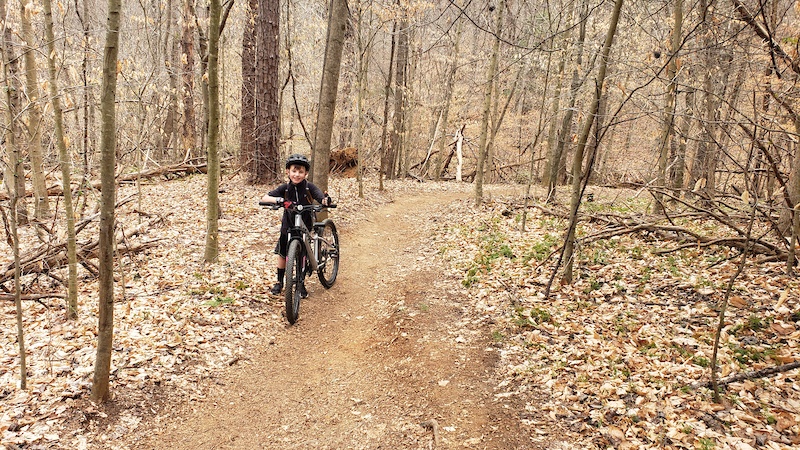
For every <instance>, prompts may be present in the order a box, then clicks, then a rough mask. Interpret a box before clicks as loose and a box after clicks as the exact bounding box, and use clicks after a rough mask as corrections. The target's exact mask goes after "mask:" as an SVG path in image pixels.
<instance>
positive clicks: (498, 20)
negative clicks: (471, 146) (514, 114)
mask: <svg viewBox="0 0 800 450" xmlns="http://www.w3.org/2000/svg"><path fill="white" fill-rule="evenodd" d="M504 7H505V0H500V2H499V3H498V5H497V16H496V17H495V25H494V30H495V39H494V44H493V45H492V56H491V58H490V59H489V69H488V70H487V71H486V86H484V91H483V118H482V119H481V137H480V141H479V143H478V167H477V168H476V169H475V205H477V206H480V204H481V203H482V202H483V171H484V167H485V164H486V156H487V153H488V146H487V144H488V134H489V133H488V131H489V113H490V112H491V107H492V91H493V89H494V77H495V75H496V74H497V60H498V54H499V53H500V34H501V26H502V24H503V8H504Z"/></svg>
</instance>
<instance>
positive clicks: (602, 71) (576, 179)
mask: <svg viewBox="0 0 800 450" xmlns="http://www.w3.org/2000/svg"><path fill="white" fill-rule="evenodd" d="M621 10H622V0H616V2H615V3H614V11H613V13H612V15H611V19H610V20H609V25H608V32H607V33H606V39H605V42H604V44H603V52H602V56H601V58H600V67H599V68H598V73H597V78H596V79H595V91H594V97H593V99H592V104H591V106H590V108H589V113H588V114H587V116H586V119H585V120H584V123H583V126H582V128H581V132H580V135H579V136H578V146H577V148H576V149H575V155H574V157H573V159H572V197H571V198H570V217H569V226H568V228H567V237H566V239H564V247H563V254H562V257H561V259H562V261H563V262H564V274H563V280H564V282H566V283H571V282H572V267H573V260H574V258H573V250H574V246H575V227H576V226H577V223H578V209H579V208H580V205H581V198H582V196H583V189H584V188H585V183H586V182H587V181H588V180H589V176H588V175H589V174H590V171H591V167H592V164H593V162H594V159H590V160H589V163H588V165H587V168H586V171H585V172H584V171H583V156H584V150H585V149H586V142H587V141H588V139H589V133H590V132H591V130H592V126H595V125H596V121H597V110H598V108H599V107H600V98H601V97H602V95H603V84H604V83H605V79H606V70H607V68H608V56H609V53H610V52H611V45H612V44H613V43H614V35H615V34H616V32H617V24H618V23H619V15H620V11H621ZM584 173H585V175H584ZM549 292H550V286H549V285H548V288H547V293H548V295H549Z"/></svg>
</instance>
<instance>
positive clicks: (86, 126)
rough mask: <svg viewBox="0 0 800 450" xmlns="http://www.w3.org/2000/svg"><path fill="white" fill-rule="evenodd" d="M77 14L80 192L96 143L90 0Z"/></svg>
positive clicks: (84, 185) (88, 176) (85, 186)
mask: <svg viewBox="0 0 800 450" xmlns="http://www.w3.org/2000/svg"><path fill="white" fill-rule="evenodd" d="M75 14H76V15H77V16H78V20H80V22H81V25H82V28H83V55H82V59H81V81H82V82H83V123H81V124H80V125H81V126H80V128H81V130H82V131H83V133H82V136H81V138H82V139H81V154H82V157H83V161H82V163H83V164H82V168H81V184H80V188H79V192H83V189H85V188H87V187H88V186H89V178H90V177H91V168H90V167H89V148H93V147H94V145H93V144H94V143H95V135H94V132H93V131H92V130H93V129H94V126H93V125H94V120H93V117H94V107H93V106H92V102H91V100H93V98H92V93H91V88H90V87H89V71H90V68H89V61H90V58H91V55H92V49H91V47H90V44H91V42H92V40H91V34H90V31H91V28H90V21H89V0H83V15H81V14H80V13H79V12H78V8H77V6H76V7H75ZM77 114H78V110H77V108H76V109H75V115H76V119H75V120H76V122H77V121H78V119H77ZM90 144H91V145H90ZM81 197H82V198H83V202H84V206H86V199H87V198H88V197H89V196H88V195H83V196H81ZM79 210H80V212H81V215H82V214H83V208H79Z"/></svg>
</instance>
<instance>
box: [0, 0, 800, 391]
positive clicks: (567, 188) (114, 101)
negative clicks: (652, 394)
mask: <svg viewBox="0 0 800 450" xmlns="http://www.w3.org/2000/svg"><path fill="white" fill-rule="evenodd" d="M0 13H2V17H3V22H2V25H3V26H2V40H1V41H0V42H2V46H1V47H2V59H1V60H2V68H3V72H2V74H1V75H0V78H1V79H2V80H3V86H2V88H3V95H2V96H1V97H0V109H1V110H2V112H3V114H2V117H3V122H2V124H3V125H2V130H3V136H2V169H3V170H2V174H1V175H2V179H3V189H2V191H0V212H2V219H3V224H4V229H5V233H4V236H6V241H7V242H8V248H9V251H8V253H11V254H13V258H11V257H9V258H8V260H11V259H13V260H14V261H15V262H14V263H8V264H7V265H6V266H5V267H4V269H3V270H4V271H3V272H2V273H0V289H2V292H0V299H6V300H11V299H14V300H16V305H17V316H18V317H21V315H22V312H21V307H20V302H21V301H22V300H23V299H24V300H27V301H37V300H39V299H41V298H61V297H64V298H65V299H66V305H67V306H66V308H65V309H66V316H67V317H71V318H74V317H75V315H76V314H77V303H76V302H77V300H76V296H77V287H76V284H75V280H76V273H77V270H78V269H77V265H80V266H81V267H82V268H81V270H82V273H84V274H86V273H88V274H90V276H91V277H95V278H98V279H100V280H101V283H100V294H99V296H100V298H101V306H100V312H101V314H100V322H101V325H100V328H101V329H100V332H99V334H100V336H99V338H98V339H99V342H102V341H103V340H104V337H103V336H106V338H108V339H109V340H108V341H107V342H108V345H107V346H105V347H104V346H103V345H98V361H99V360H100V355H101V353H104V352H105V354H106V355H105V356H106V357H107V358H109V360H110V351H111V350H110V335H111V334H108V335H104V334H103V330H104V328H103V321H104V320H105V321H106V323H107V324H109V327H110V324H111V323H113V298H112V297H113V289H114V288H113V270H112V266H113V265H114V263H113V261H114V260H115V259H114V258H116V260H117V261H119V258H120V257H121V254H120V253H119V252H120V250H119V249H117V250H113V247H114V243H120V242H122V241H125V240H126V239H129V238H131V237H133V236H135V235H137V234H139V233H141V232H142V231H143V230H145V229H146V227H147V226H150V225H152V224H154V223H155V222H156V219H154V218H152V217H149V216H147V214H145V213H143V212H142V211H139V212H140V213H141V216H142V217H143V218H144V219H142V220H144V221H143V222H142V221H140V222H139V226H138V227H136V229H130V228H126V229H117V230H116V231H115V230H114V223H115V222H114V215H113V212H114V208H115V206H116V207H119V206H121V205H123V204H126V203H131V202H134V201H135V200H134V199H133V198H132V197H130V198H128V197H126V198H115V197H114V195H113V194H114V189H115V188H113V186H117V185H120V184H132V183H136V182H137V181H139V180H141V179H147V178H153V177H161V178H163V177H166V178H170V177H180V176H183V175H186V174H189V173H196V172H203V173H208V180H209V185H208V186H209V187H208V191H207V197H208V203H207V210H208V214H207V216H208V218H207V223H208V227H207V232H208V234H207V241H206V244H207V246H206V255H205V260H206V261H208V262H213V261H215V260H216V258H217V252H218V250H217V245H218V244H217V243H218V241H219V239H218V236H217V233H218V228H217V220H218V218H219V216H220V213H219V210H218V209H217V208H219V201H218V199H217V193H219V192H221V190H220V189H219V183H220V172H219V167H220V166H221V167H222V179H223V180H224V179H231V178H232V177H234V176H241V178H237V180H242V181H243V182H245V181H246V182H247V183H250V184H264V183H273V182H275V181H277V180H279V179H281V178H282V161H283V159H284V157H285V156H286V155H288V154H291V153H298V152H299V153H304V154H308V155H310V156H311V158H312V172H311V175H312V180H313V181H314V182H315V183H317V184H320V185H321V186H322V187H327V180H328V173H329V172H330V173H332V174H333V176H335V177H357V179H358V181H359V183H362V182H369V183H373V184H380V186H381V188H382V187H383V184H382V183H383V180H397V179H412V180H417V181H427V180H436V181H453V182H461V183H473V184H474V185H475V193H476V200H477V203H478V204H479V203H480V202H481V196H482V186H483V184H484V183H486V184H493V185H494V184H519V185H525V186H527V187H528V191H527V192H528V194H530V187H531V185H536V186H538V187H537V190H536V192H539V193H541V192H544V193H545V194H543V195H539V194H531V195H528V194H526V195H525V197H524V201H525V208H524V210H525V211H526V213H525V214H527V207H528V206H529V204H528V202H529V201H530V200H532V199H533V200H538V201H539V202H538V203H537V205H538V206H537V207H538V208H539V209H540V210H542V211H545V212H546V213H548V214H553V215H554V216H559V215H560V217H562V218H564V219H568V220H569V224H568V225H567V228H568V231H567V232H566V233H565V236H564V239H563V246H562V247H560V250H562V251H561V253H560V256H559V255H555V257H554V258H553V260H555V259H556V258H558V263H557V264H556V269H558V267H559V266H561V267H563V268H564V271H563V272H562V273H561V275H562V281H563V282H564V284H568V283H569V282H570V281H571V280H572V262H573V259H574V258H573V256H572V250H573V246H574V245H575V244H577V243H579V241H580V243H583V244H584V245H586V244H589V243H590V242H596V241H599V240H603V239H608V238H611V237H613V236H620V235H623V234H632V233H639V232H647V233H652V234H653V235H656V236H658V238H659V239H665V240H673V241H678V242H679V244H677V245H679V246H680V245H684V244H683V243H686V242H689V244H685V245H695V246H698V247H701V246H702V247H709V246H723V247H725V248H727V249H735V250H738V251H739V252H740V253H739V254H743V255H744V256H742V259H741V261H742V266H741V267H740V269H739V272H738V273H736V274H735V275H734V276H733V277H732V280H733V279H735V278H736V276H738V275H739V274H740V273H741V272H742V269H743V267H744V265H745V263H744V261H746V259H747V257H749V256H752V257H754V258H758V259H757V260H756V261H757V262H758V263H780V264H782V266H781V270H782V271H783V270H785V273H786V274H787V275H786V276H787V277H791V276H792V275H793V273H794V266H795V265H796V257H795V246H796V240H797V236H798V234H800V218H798V216H797V214H796V212H797V206H796V205H798V204H800V151H798V139H800V100H799V98H800V85H798V81H799V80H800V17H798V15H800V2H797V1H794V0H696V1H686V0H658V1H653V0H647V1H627V2H623V1H622V0H616V1H610V0H552V1H550V0H548V1H536V0H521V1H519V0H496V1H494V0H493V1H482V2H472V1H466V0H448V1H439V2H424V1H406V0H404V1H398V2H380V1H369V0H368V1H364V0H350V1H347V0H331V1H330V2H321V1H313V0H298V1H293V2H289V1H285V2H278V1H273V2H266V1H261V2H259V1H258V0H248V1H239V2H236V1H234V0H225V1H220V0H209V1H208V2H205V1H196V0H158V1H142V0H140V1H138V2H122V3H120V1H119V0H109V1H108V2H107V3H106V2H99V1H97V0H75V1H74V2H56V3H51V0H30V1H27V0H10V1H9V0H0ZM117 41H118V45H116V42H117ZM587 185H593V186H603V187H609V188H632V189H634V190H636V192H637V195H639V196H640V198H641V196H644V197H647V202H648V204H647V205H646V208H643V209H646V211H639V212H640V213H642V214H641V216H638V218H636V219H632V218H631V217H629V216H626V217H621V216H613V215H608V216H606V217H604V218H598V217H593V218H591V220H594V221H598V220H599V221H605V222H603V223H604V224H605V226H606V228H605V229H604V230H603V231H599V232H597V234H594V235H589V236H588V237H587V236H586V235H585V234H583V235H581V236H579V237H578V238H576V235H575V228H576V225H575V224H576V222H577V221H578V211H579V208H580V207H581V205H582V203H583V202H584V200H585V197H584V190H585V189H586V186H587ZM559 187H561V188H560V189H559ZM100 192H102V195H101V194H100ZM359 193H360V194H363V189H359ZM534 197H536V198H534ZM140 198H141V196H140ZM138 201H141V200H138ZM565 205H569V206H570V208H569V209H568V210H566V208H565V207H564V206H565ZM565 211H566V212H565ZM194 213H195V214H197V215H198V216H200V215H202V213H201V212H200V211H195V212H194ZM645 213H646V214H645ZM645 216H647V217H646V218H643V217H645ZM656 216H657V218H656V219H652V218H653V217H656ZM584 218H585V217H584ZM675 218H681V219H686V220H694V219H697V220H698V221H704V220H710V221H712V222H716V223H718V224H720V225H721V226H722V227H724V228H725V230H726V231H725V233H722V234H725V236H724V239H723V237H722V236H714V235H713V230H712V232H711V233H710V234H704V233H702V232H700V231H697V230H694V229H690V228H691V227H690V226H683V225H684V224H685V222H676V221H674V220H673V219H675ZM62 219H63V220H62ZM145 219H147V220H145ZM651 219H652V220H651ZM524 220H525V219H523V222H522V228H523V229H524V227H525V222H524ZM754 224H755V225H754ZM18 226H20V227H22V226H24V227H25V228H23V229H22V231H19V230H18ZM84 229H91V230H92V233H84V235H87V234H91V236H92V237H86V236H84V237H83V238H80V239H79V243H78V244H79V245H78V246H77V247H76V237H75V235H76V230H77V233H80V232H81V230H84ZM95 230H96V231H97V233H95ZM20 233H22V235H23V238H20ZM115 233H116V234H115ZM559 239H560V237H559ZM148 245H150V244H148V243H142V244H141V245H140V247H126V250H124V251H125V252H130V253H136V252H139V251H143V250H144V249H145V248H148ZM678 248H680V247H678ZM114 251H116V252H117V253H116V254H112V252H114ZM553 253H554V254H555V253H557V252H555V251H554V252H553ZM551 256H552V255H551ZM548 258H549V257H548ZM729 259H730V260H734V257H730V258H729ZM4 261H5V260H4ZM737 261H738V260H737ZM65 267H69V273H68V274H66V273H60V272H59V273H56V272H55V271H53V272H51V271H50V269H55V268H59V269H61V268H65ZM556 269H554V271H553V277H551V278H550V280H549V284H548V285H547V287H546V292H547V294H546V296H547V295H550V287H551V285H552V283H553V280H554V278H555V274H556V271H557V270H556ZM45 273H46V274H47V276H49V277H50V278H51V279H52V280H51V282H55V283H56V284H58V285H59V286H63V287H64V288H65V289H61V288H59V289H58V291H59V292H58V293H56V294H53V295H50V294H42V293H41V292H40V291H36V292H25V286H27V287H30V286H32V285H33V284H35V283H32V282H30V280H28V284H26V282H25V281H24V280H23V278H24V277H25V276H28V275H32V274H34V276H38V275H37V274H45ZM21 280H22V281H21ZM53 280H55V281H53ZM104 280H105V281H104ZM732 284H733V281H731V286H732ZM103 286H106V287H103ZM62 290H63V291H65V293H63V294H62V293H61V291H62ZM543 290H544V289H543ZM729 295H730V288H729V289H728V293H727V294H726V295H725V301H726V302H727V300H728V297H729ZM103 298H105V299H106V304H107V305H112V306H111V308H110V310H108V311H109V312H110V313H111V314H112V315H111V317H107V316H103V311H104V307H103V304H104V303H103V300H102V299H103ZM783 299H784V300H785V299H786V296H784V297H783ZM781 302H783V300H781ZM724 314H725V310H724V308H723V309H722V312H721V317H722V318H723V319H724ZM720 323H722V319H721V322H720ZM17 326H18V339H19V342H20V354H21V355H23V356H22V361H21V362H19V364H20V366H21V367H22V369H21V372H22V373H21V377H20V378H21V379H22V387H24V386H25V381H24V380H25V373H24V367H25V361H24V355H25V351H24V348H23V347H22V346H23V344H22V342H23V341H24V339H23V334H24V333H23V331H22V319H21V318H19V319H18V322H17ZM106 331H107V332H108V333H112V332H113V329H111V328H109V329H107V330H106ZM715 352H716V350H715ZM715 358H716V354H715ZM15 364H16V363H15ZM104 364H110V363H109V362H108V361H106V362H105V363H104ZM715 364H716V361H713V362H712V384H713V383H716V380H715V379H714V376H715V375H714V374H715V373H716V367H715ZM795 364H796V363H795ZM787 370H788V369H787ZM102 371H103V370H102V368H100V369H98V368H97V367H96V368H95V381H96V382H97V381H98V377H100V379H102V378H103V374H102ZM104 377H105V379H106V383H107V379H108V367H106V369H105V375H104ZM106 390H107V386H106ZM715 391H716V386H715ZM94 395H95V398H96V399H98V400H103V399H104V397H105V395H107V392H103V391H100V392H95V393H94Z"/></svg>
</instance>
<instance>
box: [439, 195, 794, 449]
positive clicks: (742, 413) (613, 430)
mask: <svg viewBox="0 0 800 450" xmlns="http://www.w3.org/2000/svg"><path fill="white" fill-rule="evenodd" d="M605 198H608V196H606V197H605ZM497 200H498V201H494V202H487V203H486V204H485V205H484V207H483V208H481V209H477V210H476V209H474V208H470V207H467V205H462V206H461V207H454V208H453V209H452V210H450V211H448V214H447V217H450V218H452V223H450V224H447V225H443V226H442V227H441V229H440V233H438V236H437V239H436V241H437V246H438V250H439V251H440V252H441V253H442V254H443V255H444V257H445V258H448V259H449V260H450V263H451V265H452V266H453V270H454V271H455V273H457V274H458V275H460V277H461V279H462V280H463V284H464V285H465V288H466V289H467V290H468V293H469V295H472V296H473V297H474V307H475V309H476V311H475V313H476V315H479V316H482V317H483V318H484V320H485V321H487V322H489V323H493V324H494V325H493V326H494V328H495V331H494V337H495V339H496V340H497V341H499V342H501V346H502V349H503V350H502V353H503V355H502V360H503V365H504V368H503V369H502V370H503V371H504V372H505V375H504V378H505V379H504V381H502V382H501V386H505V391H504V392H501V393H499V394H498V396H499V397H509V396H519V397H520V398H523V399H525V398H526V392H528V391H530V390H534V389H544V390H545V391H546V392H549V393H550V399H549V401H547V402H546V403H544V404H539V403H529V404H528V407H527V409H529V410H530V411H536V412H538V413H539V414H538V415H531V416H530V417H531V418H532V419H531V420H529V421H528V422H529V425H530V426H531V427H534V428H535V429H536V430H537V432H539V434H542V435H545V439H547V438H548V437H547V436H546V435H547V434H548V433H552V432H553V431H552V430H553V427H552V426H551V425H553V424H554V423H562V424H564V423H566V424H568V426H569V429H570V430H572V432H573V433H574V434H573V436H572V440H574V442H578V443H580V444H579V446H582V447H585V448H606V447H608V446H611V447H614V448H661V447H664V446H666V447H671V448H718V449H719V448H733V449H748V448H755V447H760V448H771V449H779V448H781V449H788V448H798V446H800V382H798V370H794V371H790V372H787V373H782V374H778V375H774V376H771V377H769V378H764V379H754V380H748V381H744V382H738V383H732V384H731V385H730V386H729V387H728V390H727V391H725V392H724V396H723V397H724V402H723V403H722V404H715V403H713V402H712V400H711V392H710V391H709V390H708V389H698V390H692V389H690V388H689V386H691V385H693V384H695V383H698V382H705V381H708V379H709V377H710V369H709V368H708V364H709V361H710V359H711V356H712V345H713V337H714V331H715V329H716V326H717V322H718V308H719V302H720V301H721V300H722V298H723V293H724V288H725V286H726V284H727V283H728V280H729V279H730V277H731V274H732V273H734V272H735V271H736V263H737V262H738V261H739V260H738V258H735V259H733V260H729V259H728V258H730V257H733V256H734V255H736V252H728V251H726V250H724V249H719V248H711V249H702V250H701V249H690V250H685V251H682V252H677V253H674V254H670V255H667V256H656V255H655V254H654V252H653V250H654V249H657V248H658V247H659V246H660V245H662V244H661V243H659V242H655V241H652V240H645V239H643V238H642V237H639V236H634V235H630V236H624V237H619V238H614V239H610V240H606V241H598V242H596V243H593V244H591V245H589V246H587V247H584V248H580V249H579V256H578V263H577V264H576V266H575V267H576V270H577V272H576V273H577V277H576V278H577V279H576V281H575V282H574V283H573V284H571V285H564V286H559V285H558V278H556V283H555V286H554V292H553V294H552V295H551V298H549V299H545V298H544V296H543V291H544V286H545V285H546V283H547V280H548V277H549V275H550V274H551V270H552V266H553V264H554V261H555V259H556V258H557V256H558V255H557V254H556V255H554V257H553V258H551V259H549V260H546V258H547V257H548V255H550V254H551V252H552V251H553V250H556V249H557V248H558V246H559V245H560V244H561V242H562V239H563V233H564V230H565V222H564V221H562V220H560V219H556V218H553V217H549V216H546V215H543V214H542V213H541V212H540V211H538V210H534V209H529V210H528V222H527V223H528V225H527V231H525V232H520V218H521V213H522V208H521V205H522V200H521V197H519V196H516V197H505V198H503V197H500V198H498V199H497ZM621 200H624V201H627V200H626V199H621ZM621 203H622V202H620V201H617V202H616V203H615V205H616V206H617V207H619V205H620V204H621ZM606 207H609V208H610V207H612V205H611V203H609V204H608V205H606ZM684 226H686V224H684ZM694 226H701V227H703V228H706V229H707V230H711V231H713V232H720V230H719V229H718V227H716V226H715V225H714V224H713V223H703V224H694ZM593 227H599V225H583V226H581V227H580V229H579V236H581V235H588V234H590V233H592V232H596V231H598V229H597V228H593ZM664 245H667V244H664ZM784 270H785V267H784V266H783V265H781V264H762V265H754V264H748V266H747V268H746V270H745V272H744V273H743V274H742V276H741V277H740V278H739V279H738V280H737V282H736V284H735V285H734V295H733V296H732V298H731V300H730V306H731V307H729V308H728V312H727V316H726V321H725V327H724V331H723V335H722V340H721V348H720V354H719V361H720V373H719V374H720V376H721V377H725V376H728V375H731V374H736V373H741V372H745V371H748V370H754V369H759V368H763V367H767V366H774V365H780V364H785V363H788V362H792V361H795V360H796V359H797V358H798V343H799V342H800V331H798V321H800V286H798V284H799V283H798V280H797V279H793V278H788V277H786V276H785V275H784V273H783V272H784ZM523 420H525V419H523ZM554 438H555V439H557V438H558V436H553V435H551V436H549V439H554Z"/></svg>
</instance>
